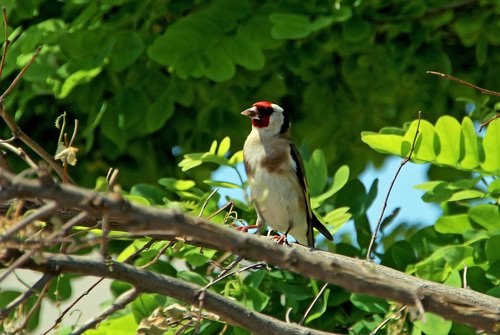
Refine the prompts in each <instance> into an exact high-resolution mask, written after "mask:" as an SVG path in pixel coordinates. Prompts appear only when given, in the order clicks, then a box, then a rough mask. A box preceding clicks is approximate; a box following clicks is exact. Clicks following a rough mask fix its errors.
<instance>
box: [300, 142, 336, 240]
mask: <svg viewBox="0 0 500 335" xmlns="http://www.w3.org/2000/svg"><path fill="white" fill-rule="evenodd" d="M290 154H291V156H292V159H293V161H294V162H295V166H296V167H297V168H296V169H295V173H296V175H297V178H298V179H299V183H300V186H301V187H302V191H303V192H304V201H305V205H306V210H307V244H308V245H309V246H310V247H314V234H313V230H312V228H313V227H314V228H316V229H317V230H318V231H319V232H321V233H322V234H323V235H325V237H326V238H327V239H329V240H330V241H331V240H333V237H332V234H330V232H329V231H328V229H326V227H325V226H323V224H322V223H321V222H320V221H319V219H318V218H317V217H316V215H314V213H313V211H312V209H311V201H310V194H309V187H308V185H307V179H306V170H305V168H304V163H303V161H302V157H301V156H300V153H299V150H298V148H297V146H296V145H295V144H293V143H290Z"/></svg>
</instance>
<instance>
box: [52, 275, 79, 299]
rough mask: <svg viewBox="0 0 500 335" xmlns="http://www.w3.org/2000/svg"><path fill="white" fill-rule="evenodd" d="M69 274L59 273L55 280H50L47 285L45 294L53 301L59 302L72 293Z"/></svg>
mask: <svg viewBox="0 0 500 335" xmlns="http://www.w3.org/2000/svg"><path fill="white" fill-rule="evenodd" d="M72 277H73V276H71V275H67V274H65V275H59V276H58V277H57V278H56V279H55V280H52V281H51V283H50V286H49V291H48V292H47V296H48V297H49V299H50V300H52V301H54V302H61V301H64V300H67V299H69V298H71V294H73V291H72V288H71V279H72Z"/></svg>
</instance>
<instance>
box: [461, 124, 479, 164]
mask: <svg viewBox="0 0 500 335" xmlns="http://www.w3.org/2000/svg"><path fill="white" fill-rule="evenodd" d="M462 137H463V151H464V157H463V158H462V160H461V161H460V166H461V167H462V168H463V169H466V170H472V169H475V168H477V167H478V166H479V152H478V139H477V135H476V130H475V129H474V123H473V122H472V120H471V119H470V118H469V117H464V119H463V120H462Z"/></svg>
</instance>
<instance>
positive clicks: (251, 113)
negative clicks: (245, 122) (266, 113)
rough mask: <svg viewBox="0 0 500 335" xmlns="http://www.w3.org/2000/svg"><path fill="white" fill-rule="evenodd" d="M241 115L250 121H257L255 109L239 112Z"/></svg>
mask: <svg viewBox="0 0 500 335" xmlns="http://www.w3.org/2000/svg"><path fill="white" fill-rule="evenodd" d="M241 114H242V115H245V116H246V117H249V118H251V119H257V120H259V113H258V112H257V108H256V107H252V108H249V109H245V110H244V111H243V112H241Z"/></svg>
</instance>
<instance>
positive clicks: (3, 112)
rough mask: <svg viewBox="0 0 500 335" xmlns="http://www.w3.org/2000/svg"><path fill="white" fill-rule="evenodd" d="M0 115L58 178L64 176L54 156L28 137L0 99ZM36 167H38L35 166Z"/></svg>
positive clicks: (14, 133) (16, 135)
mask: <svg viewBox="0 0 500 335" xmlns="http://www.w3.org/2000/svg"><path fill="white" fill-rule="evenodd" d="M0 117H2V119H3V120H4V122H5V123H6V124H7V126H8V127H9V129H10V131H11V132H12V135H13V136H14V137H16V138H18V139H20V140H21V141H22V142H23V143H24V144H26V145H27V146H28V147H29V148H30V149H31V150H33V151H34V152H35V153H36V154H37V155H38V156H40V157H41V158H42V159H43V160H44V161H45V162H47V164H49V165H50V167H51V168H52V169H53V170H54V171H55V172H56V173H57V175H58V176H59V178H61V179H63V178H64V170H63V168H62V167H61V166H60V165H59V163H58V162H56V161H55V160H54V158H53V157H52V156H51V155H50V154H49V153H48V152H47V151H46V150H45V149H44V148H42V146H40V145H39V144H38V143H37V142H35V141H34V140H33V139H32V138H31V137H29V136H28V135H27V134H26V133H25V132H24V131H23V130H22V129H21V128H20V127H19V126H18V125H17V123H16V122H15V121H14V119H13V118H12V116H10V114H9V113H8V112H7V111H6V110H5V109H4V107H3V104H2V103H1V101H0ZM37 169H38V167H37ZM67 179H68V180H69V182H71V183H73V180H72V179H71V177H70V176H67Z"/></svg>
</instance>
